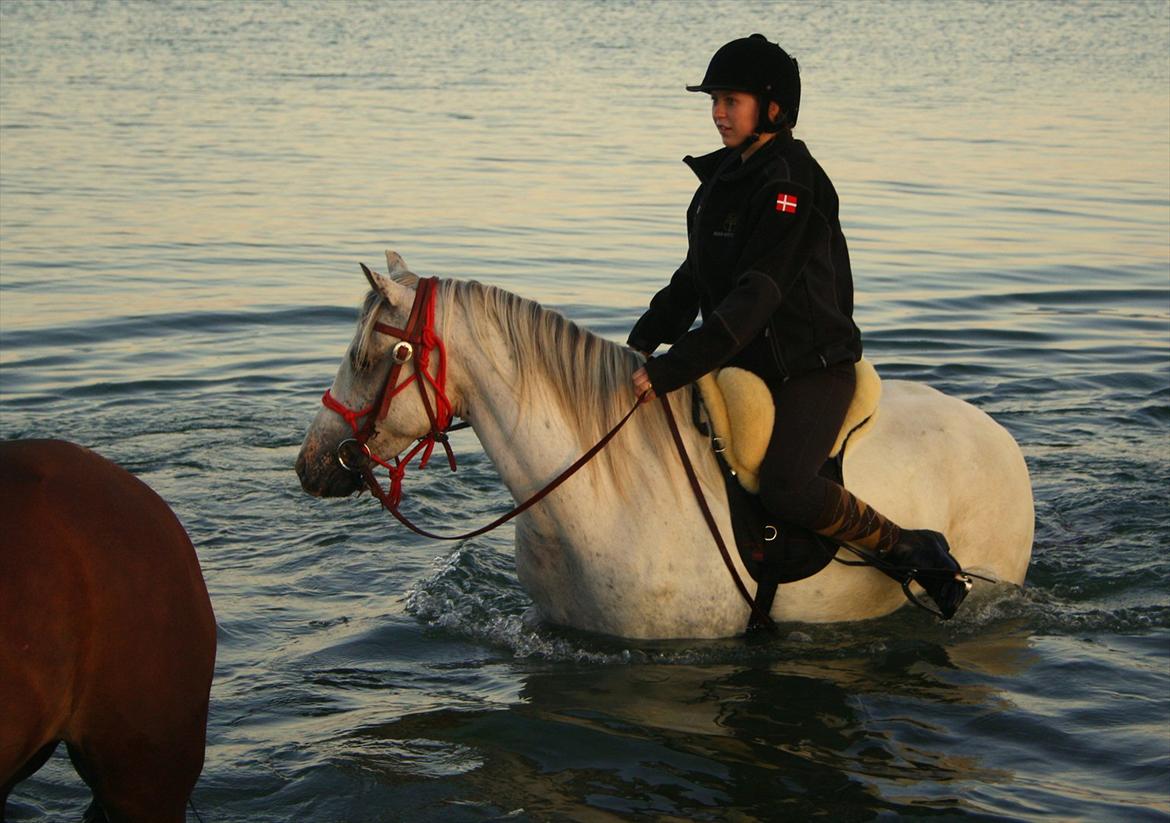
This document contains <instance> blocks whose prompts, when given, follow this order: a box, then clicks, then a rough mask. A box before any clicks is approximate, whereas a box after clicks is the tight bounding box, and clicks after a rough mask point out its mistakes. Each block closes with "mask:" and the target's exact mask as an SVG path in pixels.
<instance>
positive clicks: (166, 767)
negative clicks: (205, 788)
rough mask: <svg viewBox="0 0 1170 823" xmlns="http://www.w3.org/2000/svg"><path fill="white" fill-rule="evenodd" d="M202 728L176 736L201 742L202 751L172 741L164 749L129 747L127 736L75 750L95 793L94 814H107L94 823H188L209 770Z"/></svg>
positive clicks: (133, 744)
mask: <svg viewBox="0 0 1170 823" xmlns="http://www.w3.org/2000/svg"><path fill="white" fill-rule="evenodd" d="M196 725H198V728H195V726H196ZM202 727H203V721H202V720H201V721H200V722H199V723H198V724H194V723H192V728H190V729H185V730H182V731H181V732H173V731H172V732H170V734H175V735H176V737H185V738H187V739H190V738H191V737H193V736H194V737H197V738H198V740H199V745H198V746H194V745H191V746H176V745H175V744H174V743H173V742H171V741H170V740H168V741H167V742H166V743H165V744H163V745H153V744H152V743H151V742H150V741H148V740H138V741H127V740H126V739H125V735H124V734H123V733H122V732H117V733H111V735H110V736H109V739H102V738H101V736H99V737H97V738H90V739H89V740H87V741H86V745H85V748H84V749H83V748H82V747H80V746H74V745H72V744H70V745H69V756H70V758H71V759H72V760H73V765H74V767H75V768H76V769H77V773H78V774H80V775H81V777H82V779H83V780H85V782H86V783H87V784H89V787H90V788H91V789H93V793H94V805H95V806H96V807H97V809H91V812H104V816H96V815H95V816H94V817H93V820H95V821H101V820H107V819H108V820H109V821H110V823H150V822H151V821H159V823H168V822H169V821H174V823H182V821H183V820H184V819H185V815H186V807H187V798H188V797H190V794H191V790H192V789H193V788H194V786H195V781H196V780H197V779H198V777H199V772H200V770H201V769H202V767H203V745H202V733H201V732H202ZM87 819H88V818H87Z"/></svg>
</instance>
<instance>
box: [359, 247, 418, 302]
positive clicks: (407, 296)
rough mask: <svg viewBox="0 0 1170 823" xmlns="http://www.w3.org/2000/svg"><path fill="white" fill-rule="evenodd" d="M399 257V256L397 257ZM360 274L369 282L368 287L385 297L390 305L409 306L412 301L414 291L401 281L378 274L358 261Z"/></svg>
mask: <svg viewBox="0 0 1170 823" xmlns="http://www.w3.org/2000/svg"><path fill="white" fill-rule="evenodd" d="M399 259H401V258H399ZM358 265H359V266H361V267H362V274H364V275H365V276H366V280H368V281H369V283H370V288H372V289H373V290H374V291H376V292H378V293H379V294H381V295H382V296H383V297H385V298H386V299H387V300H388V301H389V302H390V305H391V306H409V305H410V304H411V303H412V302H413V301H414V292H412V291H411V290H410V289H408V288H406V286H403V285H402V284H401V283H398V282H395V281H394V280H391V279H390V278H389V277H386V276H385V275H382V274H378V273H377V272H376V271H374V270H373V269H371V268H370V267H369V266H367V265H366V264H365V263H359V264H358Z"/></svg>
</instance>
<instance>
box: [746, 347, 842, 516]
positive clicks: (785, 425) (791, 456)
mask: <svg viewBox="0 0 1170 823" xmlns="http://www.w3.org/2000/svg"><path fill="white" fill-rule="evenodd" d="M855 382H856V377H855V374H854V366H853V364H852V363H839V364H837V365H835V366H829V367H828V368H824V369H818V370H817V371H813V372H808V373H806V374H802V375H800V376H798V377H793V378H790V379H789V380H786V381H785V382H783V383H781V384H780V385H779V386H775V387H772V399H773V401H774V402H775V404H776V425H775V427H774V428H773V430H772V439H771V441H770V442H769V443H768V451H767V452H766V453H765V455H764V462H763V464H762V465H761V466H760V498H761V500H762V502H763V503H764V506H765V507H766V508H767V509H768V511H770V512H771V513H772V514H774V515H776V516H777V517H779V518H780V519H781V520H784V521H786V522H788V523H793V524H795V525H798V526H804V527H805V528H809V529H814V530H816V529H817V528H818V527H822V526H824V525H825V524H826V523H827V522H831V521H830V520H829V507H830V506H831V504H832V502H833V501H835V500H836V499H837V497H838V496H839V491H838V490H840V488H841V487H840V486H838V485H837V484H836V483H834V482H832V481H831V480H826V479H825V478H823V477H820V476H819V475H818V472H819V471H820V469H821V466H823V465H824V463H825V460H826V459H827V458H828V456H829V449H831V448H832V447H833V443H834V442H835V441H836V439H837V435H838V434H839V433H840V431H841V425H842V424H843V423H844V422H845V413H846V412H847V411H848V410H849V403H850V401H852V399H853V389H854V384H855ZM830 487H831V488H830Z"/></svg>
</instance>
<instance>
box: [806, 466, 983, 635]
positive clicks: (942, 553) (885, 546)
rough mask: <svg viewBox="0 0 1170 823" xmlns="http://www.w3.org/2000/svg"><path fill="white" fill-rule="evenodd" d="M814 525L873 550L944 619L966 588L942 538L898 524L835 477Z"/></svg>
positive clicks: (888, 569) (828, 534)
mask: <svg viewBox="0 0 1170 823" xmlns="http://www.w3.org/2000/svg"><path fill="white" fill-rule="evenodd" d="M816 522H817V524H818V525H813V526H812V527H811V528H812V529H813V531H815V532H817V533H819V534H823V535H825V536H826V537H831V538H834V539H836V540H840V541H842V542H845V543H851V544H853V545H854V546H859V547H861V548H864V549H868V550H869V551H871V552H874V553H875V554H876V555H877V556H878V557H879V558H880V559H881V560H882V561H884V563H885V564H886V565H885V566H879V568H880V569H881V570H882V572H884V573H885V574H886V575H887V576H889V577H892V578H894V579H895V580H897V581H898V582H899V583H902V584H907V583H909V582H910V581H911V580H914V581H916V582H917V583H918V585H920V586H922V588H924V589H925V590H926V593H927V594H928V595H929V596H930V599H931V600H933V601H934V602H935V604H936V605H937V606H938V610H939V613H940V614H941V615H942V617H943V619H944V620H949V619H950V618H952V617H953V616H954V614H955V610H956V609H958V608H959V604H960V603H962V602H963V598H965V597H966V596H967V592H968V591H970V590H971V581H970V580H969V579H967V578H966V577H964V576H963V569H962V567H961V566H959V563H958V561H956V560H955V558H954V557H952V556H951V552H950V547H949V546H948V545H947V539H946V538H945V537H943V536H942V535H941V534H939V533H938V532H932V531H927V530H925V529H919V530H910V529H902V528H900V527H899V526H898V525H897V524H896V523H894V522H893V521H892V520H890V519H888V518H886V517H883V516H882V515H881V513H880V512H878V511H877V510H876V509H874V508H873V507H871V506H870V505H869V504H867V503H866V502H865V501H864V500H862V499H860V498H858V497H855V496H854V495H853V494H852V493H851V492H849V491H848V490H847V489H845V488H843V487H841V486H838V485H837V484H836V483H826V484H825V489H824V501H823V503H822V510H821V513H820V515H819V517H817V518H816Z"/></svg>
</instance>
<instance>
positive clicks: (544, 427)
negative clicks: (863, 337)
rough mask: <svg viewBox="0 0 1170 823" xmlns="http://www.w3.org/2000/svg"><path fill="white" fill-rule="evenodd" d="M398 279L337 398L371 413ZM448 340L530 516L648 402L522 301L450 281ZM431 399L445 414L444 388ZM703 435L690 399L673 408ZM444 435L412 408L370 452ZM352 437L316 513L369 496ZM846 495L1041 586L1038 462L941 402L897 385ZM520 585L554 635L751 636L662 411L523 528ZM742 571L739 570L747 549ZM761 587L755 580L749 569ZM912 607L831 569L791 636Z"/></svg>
mask: <svg viewBox="0 0 1170 823" xmlns="http://www.w3.org/2000/svg"><path fill="white" fill-rule="evenodd" d="M386 257H387V263H388V265H389V276H383V275H379V274H375V273H370V274H369V276H368V277H369V279H370V282H371V284H372V285H373V287H374V289H373V290H372V291H371V293H370V294H369V295H368V296H367V299H366V301H365V306H364V310H363V314H362V317H361V319H360V321H359V323H358V330H357V333H356V335H355V337H354V340H353V343H352V344H351V346H350V348H349V352H348V356H347V357H346V358H345V359H344V360H343V361H342V363H341V366H340V368H339V369H338V372H337V376H336V377H335V379H334V381H333V385H332V387H331V389H330V392H331V394H332V396H333V397H334V398H336V399H337V400H338V401H340V403H342V404H344V405H345V406H348V407H349V408H351V409H363V408H365V407H367V406H370V405H371V404H373V403H375V402H376V401H377V399H378V395H379V392H380V390H381V388H382V385H383V382H384V381H385V379H386V375H387V373H388V372H389V370H390V368H391V363H390V361H391V359H392V357H391V350H392V348H393V347H394V346H395V344H396V342H397V341H396V340H395V339H394V338H393V337H392V336H387V335H385V334H378V333H376V332H375V330H374V326H375V324H376V323H379V322H380V323H383V324H386V325H393V326H397V327H404V326H405V325H406V322H405V319H406V316H407V314H408V313H409V312H410V310H411V307H412V304H413V302H414V297H415V286H416V285H417V283H418V278H417V277H416V276H415V275H413V274H412V273H410V272H409V271H408V270H407V269H406V266H405V264H404V263H403V261H402V258H400V257H399V256H398V255H397V254H394V253H393V252H389V251H388V252H387V253H386ZM437 294H438V296H437V301H438V308H437V310H436V319H435V331H436V332H437V334H438V336H439V337H440V338H441V339H442V340H443V341H444V343H445V344H446V352H447V358H448V362H449V365H448V374H447V386H446V391H447V395H448V397H449V399H450V401H451V405H452V410H453V412H454V413H455V414H456V415H458V416H460V417H462V418H464V419H465V420H467V421H468V422H470V424H471V426H472V428H473V429H474V431H475V433H476V434H477V435H478V437H479V440H480V442H481V443H482V445H483V449H484V451H485V452H486V454H487V455H488V457H489V458H490V459H491V461H492V463H493V464H494V465H495V467H496V469H497V470H498V472H499V474H500V477H501V478H502V479H503V481H504V483H505V484H506V485H507V487H508V489H509V491H510V492H511V493H512V495H513V497H515V498H516V499H517V500H518V501H519V500H525V499H527V498H528V497H529V496H531V495H532V494H533V493H534V492H536V491H537V490H538V489H540V488H541V487H542V486H543V485H545V484H546V483H547V482H548V481H549V480H550V479H552V478H553V477H555V476H556V475H557V474H558V473H560V472H561V471H562V470H563V469H564V468H565V467H566V466H568V465H569V464H570V463H572V462H573V461H574V460H575V459H576V458H577V457H578V456H579V455H580V454H581V453H582V452H583V451H584V450H585V449H586V448H588V446H590V445H592V444H593V443H594V442H595V441H596V440H598V439H599V437H600V436H601V435H602V434H603V433H604V432H605V431H606V430H608V428H609V427H610V426H612V425H613V423H615V422H616V421H617V420H618V419H619V418H620V417H621V416H622V414H623V413H624V412H625V411H627V410H628V409H629V408H631V407H632V405H633V403H634V401H635V398H634V393H633V389H632V385H631V381H630V375H631V373H632V372H633V371H634V370H635V369H636V368H637V366H638V365H639V364H640V362H641V358H640V356H639V355H637V354H636V353H634V352H632V351H630V350H628V349H626V348H624V347H622V346H620V345H618V344H616V343H612V342H609V341H606V340H604V339H602V338H600V337H598V336H596V335H594V334H592V333H590V332H588V331H586V330H584V329H582V328H580V327H579V326H577V325H575V324H573V323H572V322H570V321H569V320H566V319H565V318H564V317H562V316H561V315H560V314H557V313H555V312H552V311H550V310H547V309H544V308H542V307H541V306H540V305H538V304H537V303H534V302H532V301H529V300H525V299H523V298H521V297H518V296H516V295H514V294H511V293H509V292H506V291H504V290H502V289H498V288H494V287H490V286H484V285H481V284H479V283H476V282H474V281H456V280H446V281H443V282H442V283H441V284H440V286H439V288H438V293H437ZM427 391H428V397H429V398H430V399H431V401H432V406H433V405H434V401H435V399H436V398H435V397H434V390H433V388H428V390H427ZM670 399H671V402H672V408H674V409H675V416H676V418H677V419H679V420H680V421H686V420H689V419H690V408H689V402H688V401H687V399H686V398H685V393H684V392H676V393H674V394H673V395H671V397H670ZM429 428H430V422H429V417H428V412H427V411H426V409H425V408H424V405H423V400H422V396H421V394H420V392H418V391H416V390H414V389H412V390H411V391H408V392H404V393H403V394H401V395H400V396H399V397H398V398H397V399H396V400H395V402H394V403H393V404H391V406H390V408H389V412H388V414H387V416H386V417H385V418H384V419H383V420H381V421H380V422H379V423H378V425H377V427H376V429H375V430H374V433H373V435H372V436H371V437H370V439H369V441H368V443H367V446H368V447H369V449H370V450H371V451H372V452H373V453H374V454H375V455H377V456H380V457H382V458H383V459H389V458H391V457H393V456H394V455H397V454H400V453H401V452H402V451H404V450H405V449H406V448H408V447H409V446H410V445H411V444H412V443H413V441H415V440H416V439H417V438H419V437H422V436H423V435H425V434H426V433H427V431H428V430H429ZM350 437H352V432H351V430H350V426H349V424H348V423H347V422H346V421H345V420H344V419H343V418H342V417H341V416H340V415H338V414H337V413H336V412H334V411H332V410H330V409H328V408H325V409H322V410H320V411H319V412H318V414H317V417H316V419H315V420H314V421H313V424H312V426H311V427H310V428H309V431H308V433H307V434H306V436H305V440H304V444H303V445H302V447H301V453H300V456H299V457H298V460H297V471H298V474H299V475H300V477H301V483H302V485H303V486H304V488H305V490H306V491H307V492H309V493H310V494H314V495H318V496H326V497H335V496H343V495H348V494H351V493H353V492H355V491H357V490H358V489H359V487H360V482H361V481H360V480H359V479H358V478H357V477H356V476H355V475H353V474H352V473H350V472H349V471H347V470H346V469H345V468H343V467H342V466H341V465H339V462H338V459H337V449H338V445H339V444H340V443H341V442H342V441H343V440H345V439H347V438H350ZM683 437H684V439H685V441H686V447H687V450H688V452H689V453H690V455H691V458H692V460H693V461H694V462H695V465H696V470H697V472H698V474H699V477H700V480H701V482H702V485H703V488H704V491H705V492H706V495H707V498H708V500H709V501H710V504H711V507H712V510H713V512H714V513H715V517H716V520H717V521H718V524H719V527H720V529H721V530H722V532H723V534H724V536H725V539H727V540H728V541H730V540H731V534H732V531H731V522H730V517H729V514H728V507H727V497H726V492H725V489H724V486H723V480H722V478H721V476H720V474H719V471H718V468H717V465H716V460H715V458H714V456H713V455H712V454H711V449H710V443H709V441H708V440H707V439H706V438H705V437H703V436H702V435H701V434H700V433H699V432H698V431H696V430H695V429H694V428H693V427H691V426H689V425H684V426H683ZM844 467H845V469H844V472H845V483H846V485H847V486H848V487H849V489H850V490H851V491H852V492H853V493H854V494H856V495H857V496H858V497H860V498H861V499H862V500H865V501H866V502H868V503H870V504H871V505H872V506H874V507H875V508H876V509H877V510H878V511H880V512H882V513H883V514H885V515H887V516H888V517H890V518H892V519H893V520H894V521H895V522H897V523H899V524H900V525H902V526H905V527H907V528H929V529H935V530H938V531H941V532H943V533H944V534H946V536H947V537H948V539H949V541H950V544H951V548H952V552H953V554H954V556H955V557H956V558H957V559H958V561H959V562H960V563H961V564H962V565H963V567H964V568H966V569H968V570H970V571H975V572H979V573H982V574H984V575H988V576H994V577H995V578H998V579H999V580H1000V581H1004V582H1012V583H1016V584H1019V583H1022V582H1023V579H1024V574H1025V572H1026V571H1027V568H1028V561H1029V558H1030V556H1031V551H1032V535H1033V527H1034V513H1033V504H1032V490H1031V484H1030V482H1029V478H1028V471H1027V467H1026V466H1025V463H1024V458H1023V456H1022V454H1021V453H1020V449H1019V447H1018V446H1017V444H1016V442H1015V441H1014V440H1013V439H1012V437H1011V435H1010V434H1008V432H1007V431H1006V430H1004V429H1003V428H1002V427H1001V426H1000V425H998V424H997V423H996V422H995V421H993V420H992V419H991V418H990V417H988V416H987V415H986V414H984V413H983V412H981V411H979V410H977V409H975V408H974V407H973V406H971V405H969V404H967V403H965V402H963V401H961V400H957V399H954V398H951V397H947V396H945V395H943V394H941V393H940V392H938V391H935V390H934V389H931V388H928V387H927V386H923V385H917V384H914V383H908V382H903V381H895V380H889V381H886V382H885V383H884V390H883V393H882V399H881V406H880V413H879V414H878V415H877V417H876V420H875V421H874V423H873V425H872V426H871V427H870V429H869V430H868V432H867V433H865V435H864V436H862V437H858V438H855V439H854V441H851V443H850V445H849V448H848V450H847V453H846V456H845V463H844ZM515 522H516V537H515V541H516V572H517V575H518V577H519V580H520V583H521V585H523V587H524V589H525V590H526V591H527V592H528V594H529V596H530V597H531V598H532V600H533V602H534V604H535V605H536V607H537V609H538V610H539V612H540V613H541V615H542V617H543V618H545V619H546V620H548V621H551V622H552V623H555V624H560V625H564V626H571V627H574V628H578V629H584V630H587V631H593V632H601V633H605V634H610V635H616V636H619V637H627V638H646V639H648V638H683V637H688V638H714V637H726V636H732V635H736V634H739V633H741V632H742V631H743V629H744V626H745V625H746V623H747V620H748V615H749V609H748V606H747V604H746V603H745V601H744V600H743V598H742V597H741V596H740V594H739V592H738V591H737V589H736V587H735V585H734V583H733V581H732V579H731V577H730V575H729V573H728V571H727V569H726V568H725V566H724V564H723V560H722V558H721V557H720V554H719V552H718V550H717V549H716V547H715V545H714V543H713V541H712V537H711V534H710V532H709V531H708V529H707V527H706V525H705V523H704V521H703V518H702V515H701V513H700V510H699V508H698V505H697V503H696V501H695V497H694V495H693V493H692V490H691V488H690V486H689V485H688V483H687V480H686V477H685V474H684V470H683V467H682V464H681V462H680V460H679V457H678V454H677V452H676V451H675V449H674V446H673V444H672V442H671V440H670V435H669V432H668V429H667V427H666V423H665V420H664V413H663V410H662V409H661V408H660V407H659V405H658V404H657V403H648V404H645V405H643V406H642V407H640V408H639V409H638V411H637V412H636V413H635V414H634V417H633V418H632V420H631V421H630V423H629V424H628V425H627V426H626V427H625V429H623V430H622V431H621V433H620V434H619V435H618V436H617V437H616V438H615V439H614V440H613V441H612V442H611V443H610V444H609V446H608V448H607V449H606V450H605V451H603V452H602V453H601V454H600V455H599V456H598V458H597V459H595V460H593V461H592V462H591V463H590V464H589V465H588V466H586V468H585V469H583V470H582V471H581V472H580V473H579V474H577V475H575V476H573V477H571V478H570V479H569V480H568V481H567V482H566V483H565V484H564V485H563V486H561V487H560V488H558V489H557V490H556V491H554V492H553V493H552V494H551V495H550V496H549V497H547V498H546V499H544V500H543V501H541V502H540V503H539V504H537V505H536V506H534V507H533V508H532V509H530V510H528V511H527V512H525V513H524V514H523V515H521V516H520V517H519V518H518V519H517V520H516V521H515ZM732 554H733V555H735V554H736V553H735V552H734V549H733V551H732ZM734 560H735V563H736V565H737V568H738V571H739V574H740V576H741V578H742V579H743V580H745V581H746V582H747V583H748V585H749V587H751V586H752V583H751V579H750V577H748V576H747V574H746V571H745V570H744V568H743V567H742V566H741V565H740V564H739V558H738V556H736V557H735V558H734ZM903 603H905V599H904V597H903V594H902V591H901V589H900V587H899V586H898V584H897V583H895V582H894V581H893V580H891V579H889V578H888V577H886V576H885V575H883V574H882V573H881V572H879V571H877V570H875V569H873V568H858V567H853V566H845V565H842V564H837V563H830V564H829V566H828V567H826V568H825V569H824V570H823V571H821V572H820V573H819V574H816V575H814V576H813V577H811V578H808V579H805V580H802V581H800V582H797V583H791V584H786V585H783V586H781V587H780V591H779V593H778V594H777V596H776V599H775V602H774V604H773V606H772V609H771V616H772V618H773V619H774V620H777V621H803V622H817V623H821V622H833V621H848V620H863V619H867V618H873V617H878V616H881V615H884V614H888V613H889V612H892V611H894V610H895V609H897V608H898V607H899V606H901V605H902V604H903Z"/></svg>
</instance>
